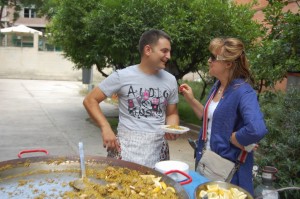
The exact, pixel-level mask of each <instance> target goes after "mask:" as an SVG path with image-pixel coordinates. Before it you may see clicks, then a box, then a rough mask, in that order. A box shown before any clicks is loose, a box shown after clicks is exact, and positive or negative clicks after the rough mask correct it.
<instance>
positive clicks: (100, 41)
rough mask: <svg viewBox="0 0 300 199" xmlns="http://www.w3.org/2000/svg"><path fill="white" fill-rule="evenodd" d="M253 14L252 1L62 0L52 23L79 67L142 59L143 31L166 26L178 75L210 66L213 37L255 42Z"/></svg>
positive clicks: (256, 27) (257, 32) (121, 64)
mask: <svg viewBox="0 0 300 199" xmlns="http://www.w3.org/2000/svg"><path fill="white" fill-rule="evenodd" d="M226 2H227V1H226ZM253 13H254V12H253V11H251V10H250V7H249V5H246V6H237V5H235V4H231V3H228V2H227V3H224V2H222V1H219V0H192V1H191V0H176V1H169V0H144V1H138V0H115V1H111V0H99V1H96V0H91V1H83V0H78V1H75V0H63V1H62V2H61V3H60V5H59V9H58V11H57V14H56V15H55V17H54V18H53V20H52V23H51V25H50V28H51V32H52V33H53V36H54V41H55V42H57V43H58V44H60V45H61V46H62V47H63V48H64V51H65V52H66V56H67V57H69V58H70V59H71V60H72V61H74V63H75V64H76V67H77V68H81V67H82V66H87V67H90V66H91V65H93V64H96V65H97V67H98V68H99V69H101V68H104V67H106V66H107V65H111V66H114V67H115V68H123V67H126V66H128V65H131V64H135V63H138V62H139V61H140V55H139V52H138V49H137V45H138V41H139V37H140V35H141V34H142V33H143V32H144V31H146V30H149V29H153V28H156V29H162V30H164V31H166V32H167V33H168V34H169V35H170V36H171V38H172V59H171V62H170V65H169V67H170V68H174V69H175V71H178V73H177V74H175V75H176V78H177V79H180V78H182V77H183V76H184V75H185V74H187V73H189V72H191V71H197V70H203V71H207V57H208V54H209V53H208V44H209V41H210V40H211V39H212V38H213V37H216V36H235V37H236V36H238V37H239V38H241V39H242V40H244V41H245V43H246V45H247V46H251V44H252V41H253V40H254V39H255V38H257V37H258V36H260V35H261V32H260V30H259V25H258V24H256V23H255V22H254V21H252V20H251V18H252V16H253ZM238 19H240V20H238ZM87 54H89V56H86V55H87ZM99 60H101V62H99ZM103 60H105V63H104V62H103Z"/></svg>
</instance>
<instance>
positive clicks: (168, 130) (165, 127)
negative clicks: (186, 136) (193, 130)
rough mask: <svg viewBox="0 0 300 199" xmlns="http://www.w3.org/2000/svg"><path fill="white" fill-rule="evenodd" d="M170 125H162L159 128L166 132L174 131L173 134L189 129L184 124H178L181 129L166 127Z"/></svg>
mask: <svg viewBox="0 0 300 199" xmlns="http://www.w3.org/2000/svg"><path fill="white" fill-rule="evenodd" d="M169 126H171V125H162V126H161V129H162V130H164V131H165V132H166V133H175V134H182V133H186V132H188V131H189V130H190V129H189V128H188V127H185V126H179V127H180V128H181V129H172V128H168V127H169Z"/></svg>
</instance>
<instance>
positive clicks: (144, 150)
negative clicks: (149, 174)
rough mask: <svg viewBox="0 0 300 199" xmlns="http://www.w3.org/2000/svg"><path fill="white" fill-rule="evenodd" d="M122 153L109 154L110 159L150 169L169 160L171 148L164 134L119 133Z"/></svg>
mask: <svg viewBox="0 0 300 199" xmlns="http://www.w3.org/2000/svg"><path fill="white" fill-rule="evenodd" d="M117 137H118V140H119V143H120V146H121V152H120V153H117V154H116V153H115V152H113V153H112V152H108V157H114V158H119V159H122V160H125V161H129V162H134V163H137V164H141V165H144V166H147V167H150V168H154V165H155V163H157V162H159V161H162V160H168V159H169V148H168V144H167V142H166V140H165V139H164V134H161V133H142V132H132V131H131V132H125V131H118V136H117Z"/></svg>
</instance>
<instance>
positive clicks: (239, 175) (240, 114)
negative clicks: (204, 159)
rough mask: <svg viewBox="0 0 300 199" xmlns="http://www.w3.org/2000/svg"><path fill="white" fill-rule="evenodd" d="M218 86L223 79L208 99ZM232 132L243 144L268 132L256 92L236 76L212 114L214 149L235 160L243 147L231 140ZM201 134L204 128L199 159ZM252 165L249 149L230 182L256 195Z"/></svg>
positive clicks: (247, 143) (211, 143) (258, 139)
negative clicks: (235, 144)
mask: <svg viewBox="0 0 300 199" xmlns="http://www.w3.org/2000/svg"><path fill="white" fill-rule="evenodd" d="M219 86H220V82H219V81H217V82H216V83H215V84H214V86H213V87H212V89H211V91H210V94H209V96H208V99H209V97H210V95H212V93H213V91H214V90H215V89H218V88H219ZM233 132H236V139H237V141H238V142H239V143H240V144H241V145H243V146H247V145H249V144H252V143H257V142H259V141H260V140H261V139H262V138H263V137H264V135H265V134H266V133H267V129H266V125H265V123H264V119H263V114H262V113H261V111H260V107H259V103H258V100H257V94H256V92H255V91H254V89H253V88H252V87H251V86H250V85H249V84H248V83H246V82H245V81H244V80H243V79H235V80H233V81H232V82H231V83H230V85H229V86H228V87H227V89H226V90H225V93H224V94H223V97H222V98H221V100H220V101H219V104H218V106H217V107H216V109H215V111H214V114H213V123H212V127H211V138H210V147H211V150H212V151H214V152H216V153H217V154H219V155H220V156H222V157H224V158H227V159H229V160H231V161H233V162H236V161H237V159H238V156H239V154H240V152H241V150H240V149H239V148H237V147H235V146H234V145H232V144H231V143H230V140H229V139H230V136H231V134H232V133H233ZM201 138H202V128H201V129H200V133H199V139H198V149H197V153H196V161H197V162H198V161H199V160H200V158H201V155H202V148H203V142H202V139H201ZM252 167H253V152H251V153H248V156H247V159H246V161H245V163H244V164H242V165H241V166H240V168H239V170H238V171H237V172H236V174H235V175H234V176H233V179H232V181H231V183H232V184H236V185H238V186H240V187H242V188H244V189H245V190H247V191H248V192H249V193H250V194H252V195H253V182H252Z"/></svg>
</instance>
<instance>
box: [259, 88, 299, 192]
mask: <svg viewBox="0 0 300 199" xmlns="http://www.w3.org/2000/svg"><path fill="white" fill-rule="evenodd" d="M299 101H300V92H299V89H298V90H297V88H295V89H294V90H291V91H289V92H288V93H286V94H284V93H271V92H264V93H263V94H261V96H260V104H261V109H262V111H263V113H264V117H265V121H266V124H267V128H268V131H269V133H268V134H267V135H266V137H265V138H264V139H263V140H262V141H261V142H260V143H259V148H258V151H257V153H255V159H256V163H258V165H259V166H260V167H263V166H267V165H268V166H275V167H276V168H277V169H278V174H277V176H278V179H277V180H276V185H277V187H278V188H282V187H288V186H300V178H299V177H300V176H299V174H300V158H299V154H300V139H299V136H300V124H299V121H300V103H299ZM299 197H300V193H299V192H297V191H293V192H284V193H282V194H281V198H299Z"/></svg>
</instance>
